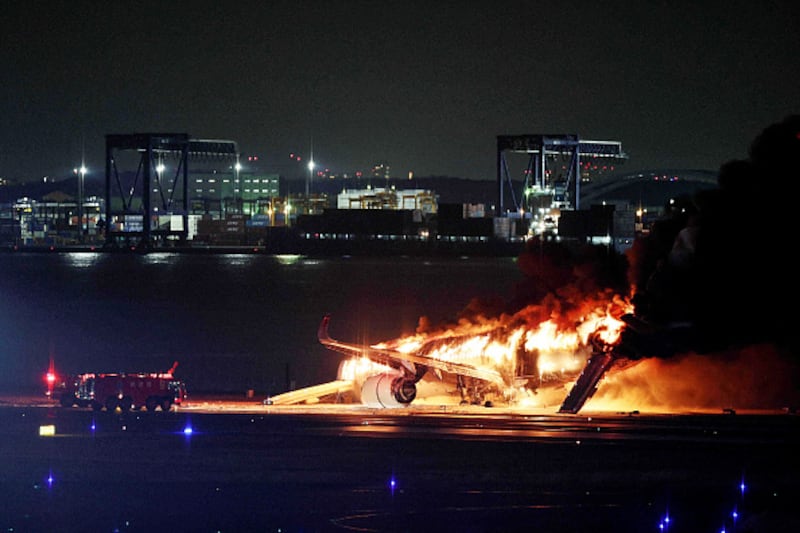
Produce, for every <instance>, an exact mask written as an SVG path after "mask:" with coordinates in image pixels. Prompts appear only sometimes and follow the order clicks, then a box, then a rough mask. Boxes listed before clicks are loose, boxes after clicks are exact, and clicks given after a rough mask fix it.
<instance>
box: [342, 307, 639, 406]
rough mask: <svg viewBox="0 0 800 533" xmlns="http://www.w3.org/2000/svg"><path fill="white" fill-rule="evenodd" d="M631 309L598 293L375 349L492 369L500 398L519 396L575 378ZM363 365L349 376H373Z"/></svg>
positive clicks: (616, 331) (610, 341)
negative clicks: (502, 385)
mask: <svg viewBox="0 0 800 533" xmlns="http://www.w3.org/2000/svg"><path fill="white" fill-rule="evenodd" d="M632 309H633V306H632V304H631V303H630V302H629V301H628V300H627V299H626V298H622V297H620V296H618V295H608V294H605V293H601V294H599V295H598V296H597V297H595V298H594V300H589V299H586V300H584V301H581V302H580V305H577V306H575V308H574V309H569V310H565V309H564V306H563V304H558V303H554V302H550V309H548V308H547V306H546V305H538V306H528V307H526V308H523V309H522V310H520V311H518V312H517V313H514V314H513V315H502V316H500V317H499V318H496V319H487V318H485V317H482V316H480V317H476V319H475V320H474V321H468V320H466V319H461V320H460V321H459V322H458V324H456V325H453V326H450V327H449V328H447V329H444V330H440V331H437V332H418V333H416V334H414V335H410V336H406V337H401V338H398V339H395V340H392V341H386V342H382V343H380V344H376V345H374V346H373V347H374V348H381V349H391V350H396V351H398V352H401V353H412V352H413V353H419V354H423V355H425V356H427V357H431V358H435V359H439V360H442V361H447V362H454V363H460V364H468V365H472V366H475V367H480V368H487V369H492V370H496V371H498V372H499V373H500V374H501V375H502V376H503V377H504V379H505V381H506V384H507V390H506V391H504V394H505V395H507V396H514V397H517V398H518V397H520V396H522V397H524V396H525V395H526V394H527V392H530V390H531V388H533V389H534V390H535V389H536V388H538V387H540V386H542V385H543V384H562V385H563V384H564V383H565V382H567V381H569V380H571V379H574V378H575V377H577V375H578V373H580V371H581V369H582V368H583V367H584V365H585V364H586V361H587V359H588V357H589V356H590V355H591V352H592V346H591V340H592V339H593V338H597V339H599V340H600V341H602V342H603V343H605V344H606V345H613V344H615V343H617V342H618V341H619V338H620V334H621V332H622V330H623V328H624V325H625V324H624V322H622V321H621V320H620V319H619V317H621V316H622V315H623V314H625V313H629V312H631V311H632ZM366 361H367V362H368V360H366ZM367 362H365V360H358V361H356V362H353V363H351V364H350V365H349V366H348V372H350V371H352V372H355V374H359V373H360V372H367V373H372V372H374V370H375V369H374V367H373V366H372V365H375V363H371V364H367ZM378 366H381V367H382V365H378ZM383 368H384V369H385V368H386V367H383ZM355 374H354V375H355ZM523 377H524V378H525V379H523V380H520V379H519V378H523ZM345 379H346V378H345ZM526 380H527V385H526V387H522V388H520V387H519V382H520V381H521V382H526ZM526 388H527V389H528V390H527V392H526V390H524V389H526Z"/></svg>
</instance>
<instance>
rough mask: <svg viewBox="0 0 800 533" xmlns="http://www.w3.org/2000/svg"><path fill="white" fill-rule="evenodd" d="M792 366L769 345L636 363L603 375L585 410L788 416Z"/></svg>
mask: <svg viewBox="0 0 800 533" xmlns="http://www.w3.org/2000/svg"><path fill="white" fill-rule="evenodd" d="M799 369H800V367H798V365H797V362H796V361H795V360H794V359H793V357H792V356H791V354H789V353H786V352H781V351H780V350H778V349H777V348H776V347H775V346H773V345H752V346H748V347H746V348H743V349H741V350H736V351H732V352H718V353H714V354H706V355H698V354H683V355H679V356H676V357H673V358H670V359H660V358H649V359H642V360H639V361H638V362H637V363H636V364H634V365H633V366H631V367H629V368H626V369H625V370H624V371H621V372H609V373H608V374H607V375H606V377H605V379H604V380H603V381H602V382H601V384H600V387H599V388H598V391H597V393H596V394H595V395H594V397H593V398H592V399H591V400H589V402H588V403H587V407H586V408H587V409H597V410H617V411H631V410H634V409H636V410H643V411H644V410H657V411H659V412H664V411H672V412H680V411H686V410H710V411H715V412H720V411H721V410H722V409H734V410H748V409H749V410H776V409H784V408H786V409H790V410H794V409H796V408H797V406H798V405H799V404H800V391H799V390H798V389H797V387H796V385H795V384H796V383H797V378H798V370H799Z"/></svg>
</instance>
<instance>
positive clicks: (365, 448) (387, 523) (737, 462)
mask: <svg viewBox="0 0 800 533" xmlns="http://www.w3.org/2000/svg"><path fill="white" fill-rule="evenodd" d="M50 433H52V434H50ZM798 440H800V419H798V417H797V416H796V415H794V414H791V413H774V414H742V413H737V414H733V413H718V414H705V413H697V414H682V415H657V414H639V413H635V412H633V413H583V412H582V413H580V414H579V415H558V414H553V413H537V412H533V411H522V410H513V409H487V408H483V407H471V406H470V407H458V406H432V405H427V406H420V407H418V408H414V409H402V410H375V409H368V408H364V407H360V406H354V405H313V406H285V407H284V406H281V407H276V406H268V405H263V403H262V402H261V401H260V399H258V398H255V399H241V398H238V399H230V398H194V399H192V401H190V402H187V403H186V404H185V405H183V406H181V407H179V408H178V409H177V410H174V411H171V412H161V411H159V410H157V411H155V412H152V413H148V412H146V411H134V412H128V413H121V412H119V411H117V412H112V413H109V412H105V411H100V412H94V411H92V410H90V409H80V408H77V407H74V408H63V407H59V406H56V405H55V403H54V402H51V401H50V400H42V399H41V398H19V397H17V398H8V397H0V457H2V458H3V464H4V467H3V471H2V476H0V491H2V494H3V495H4V496H3V498H2V499H1V500H0V529H1V530H2V531H14V532H25V531H34V532H37V531H67V532H68V531H83V532H85V531H120V532H123V531H172V532H174V531H198V532H202V531H208V532H217V531H220V532H228V531H281V532H293V531H409V532H410V531H449V530H458V531H497V532H501V531H537V532H565V531H587V530H592V531H619V532H627V531H631V532H633V531H637V532H639V531H684V532H701V531H708V532H717V533H718V532H720V531H722V530H723V529H725V530H726V531H740V532H741V531H770V532H782V531H787V532H788V531H792V532H795V531H799V530H800V512H798V510H797V505H796V502H797V501H798V497H800V483H799V482H798V474H799V473H800V458H798V454H797V452H796V450H798V449H800V448H798V444H799V443H798ZM734 513H735V514H734Z"/></svg>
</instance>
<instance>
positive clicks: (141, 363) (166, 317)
mask: <svg viewBox="0 0 800 533" xmlns="http://www.w3.org/2000/svg"><path fill="white" fill-rule="evenodd" d="M520 278H521V274H520V272H519V271H518V269H517V261H516V258H513V257H480V258H477V257H461V258H458V257H453V258H419V257H413V258H412V257H381V258H363V257H359V258H357V257H333V258H324V259H319V258H311V257H305V256H273V255H260V254H207V255H205V254H180V253H151V254H146V255H140V254H124V253H121V254H111V253H91V252H76V253H21V252H16V253H4V254H0V339H2V343H0V390H1V391H5V392H31V391H34V392H35V391H36V390H38V389H42V387H43V381H42V377H43V375H44V373H45V372H46V371H47V368H48V364H49V360H50V358H51V357H52V359H53V361H54V364H55V368H56V371H57V372H59V373H62V374H64V373H78V372H155V371H166V370H167V369H169V368H170V367H171V366H172V364H173V362H174V361H178V363H179V365H178V369H177V371H176V373H175V374H176V376H177V377H180V378H181V379H183V380H184V381H186V382H187V385H188V387H189V390H190V393H191V391H197V392H199V391H202V392H224V393H239V392H242V393H244V391H247V390H254V391H255V393H256V394H257V395H270V394H277V393H280V392H285V391H286V390H289V389H292V388H296V387H303V386H308V385H313V384H316V383H321V382H325V381H330V380H333V379H335V378H336V372H337V369H338V365H339V363H340V361H341V358H340V356H339V355H337V354H335V353H333V352H330V351H328V350H326V349H325V348H324V347H322V346H321V345H320V344H319V342H318V341H317V328H318V326H319V323H320V321H321V319H322V317H323V316H324V315H325V314H326V313H330V315H331V326H330V333H331V335H332V336H334V337H336V338H339V339H342V340H348V341H353V342H365V343H375V342H380V341H383V340H388V339H393V338H397V337H399V336H402V335H406V334H410V333H413V332H414V331H415V328H416V327H417V325H418V323H419V320H420V318H421V317H427V318H428V319H430V320H431V321H433V322H434V323H437V322H449V321H453V320H455V319H457V317H458V314H459V312H461V311H462V310H463V309H464V308H465V307H466V306H468V305H470V303H471V302H472V301H473V300H474V299H479V300H497V299H501V300H507V299H509V298H510V297H511V296H512V294H513V291H514V287H515V284H516V283H517V282H518V281H519V280H520Z"/></svg>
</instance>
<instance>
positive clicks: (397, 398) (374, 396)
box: [361, 373, 417, 407]
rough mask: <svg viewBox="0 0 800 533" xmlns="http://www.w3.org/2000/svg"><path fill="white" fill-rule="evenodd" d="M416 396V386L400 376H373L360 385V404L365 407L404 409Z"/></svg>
mask: <svg viewBox="0 0 800 533" xmlns="http://www.w3.org/2000/svg"><path fill="white" fill-rule="evenodd" d="M416 396H417V385H416V384H415V383H414V382H413V381H411V380H409V379H407V378H405V377H404V376H403V375H401V374H392V373H383V374H375V375H373V376H370V377H368V378H367V379H366V380H364V384H363V385H361V403H363V404H364V405H366V406H367V407H405V406H406V405H408V404H410V403H411V402H412V401H414V398H416Z"/></svg>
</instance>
